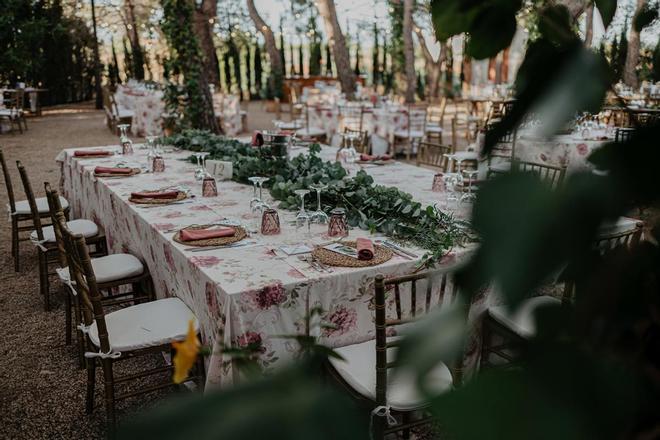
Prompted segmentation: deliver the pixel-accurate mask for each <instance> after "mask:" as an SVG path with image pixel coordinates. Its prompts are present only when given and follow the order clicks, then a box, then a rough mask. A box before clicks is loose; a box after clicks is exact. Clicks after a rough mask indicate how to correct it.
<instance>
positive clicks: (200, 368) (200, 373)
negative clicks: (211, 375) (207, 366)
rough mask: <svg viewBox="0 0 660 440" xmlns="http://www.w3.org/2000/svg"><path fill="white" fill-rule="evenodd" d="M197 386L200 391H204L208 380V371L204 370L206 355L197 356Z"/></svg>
mask: <svg viewBox="0 0 660 440" xmlns="http://www.w3.org/2000/svg"><path fill="white" fill-rule="evenodd" d="M196 364H197V388H198V390H199V392H200V393H203V392H204V385H205V382H206V371H205V370H204V357H203V356H197V361H196Z"/></svg>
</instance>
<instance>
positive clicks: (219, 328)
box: [58, 145, 489, 388]
mask: <svg viewBox="0 0 660 440" xmlns="http://www.w3.org/2000/svg"><path fill="white" fill-rule="evenodd" d="M106 148H113V147H106ZM114 148H115V149H116V150H118V147H116V146H115V147H114ZM73 151H74V150H73V149H70V150H65V151H63V152H62V153H61V154H60V155H59V156H58V161H59V162H60V164H61V172H62V187H63V188H62V189H63V195H64V196H66V197H67V199H68V200H69V202H70V204H71V207H72V210H73V215H74V217H75V218H89V219H95V221H97V222H99V223H100V224H101V225H102V226H103V227H104V229H105V233H106V236H107V239H108V246H109V248H110V250H111V251H112V252H130V253H132V254H134V255H136V256H137V257H139V258H140V259H141V260H142V261H143V262H144V263H145V264H146V266H147V267H148V268H149V271H150V273H151V275H152V277H153V281H154V286H155V289H156V295H157V297H159V298H165V297H178V298H180V299H181V300H182V301H184V302H185V303H186V305H188V307H190V309H191V310H192V311H193V312H194V314H195V316H196V317H197V319H198V320H199V323H200V331H201V340H202V343H203V344H204V345H206V346H209V347H211V348H212V355H211V356H210V357H208V358H207V386H209V387H210V388H213V387H216V386H221V385H223V384H228V383H232V382H233V381H234V379H235V377H236V374H237V372H236V371H235V369H234V368H233V365H232V363H231V362H230V361H228V359H227V358H226V357H224V356H223V347H226V346H229V345H232V344H238V345H239V346H247V345H250V346H255V345H256V346H258V347H259V348H258V361H259V363H260V365H261V366H262V367H263V368H264V369H265V370H266V371H268V370H269V369H272V368H277V366H278V365H280V364H282V363H284V362H287V361H289V360H291V359H293V358H294V357H295V356H296V355H297V354H298V348H299V347H298V346H297V344H296V343H295V341H294V340H292V339H287V338H281V337H280V336H281V335H296V334H305V333H306V332H307V328H308V325H307V324H308V323H307V320H306V317H307V316H308V315H309V312H310V310H312V309H317V308H318V309H320V310H322V311H323V312H322V313H321V315H315V318H314V319H312V322H311V325H310V326H309V331H310V333H311V334H312V335H316V336H318V337H319V338H320V342H322V343H324V344H327V345H329V346H332V347H338V346H343V345H347V344H353V343H359V342H363V341H366V340H369V339H370V338H373V336H374V325H373V310H372V307H373V306H372V301H371V299H372V295H373V280H374V277H375V276H376V275H377V274H383V275H385V276H397V275H404V274H409V273H411V272H413V271H414V270H415V269H416V268H417V265H418V261H410V260H406V259H403V258H401V257H399V256H396V255H395V256H394V257H393V258H392V259H391V260H390V261H388V262H386V263H384V264H382V265H379V266H376V267H367V268H339V267H337V268H334V271H333V272H332V273H322V272H317V271H316V270H314V269H313V268H312V267H310V266H309V265H308V264H307V263H306V262H304V261H300V260H299V259H298V258H297V257H295V256H291V257H287V256H286V255H285V254H283V253H281V252H280V251H279V248H280V247H281V246H284V245H294V244H300V243H301V242H305V243H307V244H308V245H311V246H313V245H314V244H320V243H323V242H326V241H327V235H326V232H327V230H326V226H323V225H314V226H313V227H312V230H311V232H312V234H311V238H305V237H301V236H300V234H297V233H296V231H295V228H294V227H291V226H288V225H289V224H290V222H292V221H293V220H294V219H295V212H290V211H280V218H281V220H282V225H283V227H282V233H281V234H279V235H273V236H261V235H257V234H253V235H252V236H251V237H249V238H246V239H245V241H246V243H248V244H247V245H245V246H243V247H236V248H225V249H215V250H207V251H202V252H191V251H189V250H187V249H188V248H189V247H190V246H187V245H183V244H180V243H177V242H175V241H174V240H173V238H172V237H173V235H174V232H175V229H176V228H182V227H185V226H189V225H192V224H208V223H213V222H217V221H219V220H220V219H223V218H229V219H234V220H238V221H242V222H243V224H244V225H245V226H246V227H247V228H248V229H250V228H252V227H254V225H256V224H257V221H258V219H255V218H252V217H251V214H250V209H249V200H250V198H251V197H252V189H251V188H250V187H249V186H247V185H242V184H239V183H236V182H232V181H223V182H218V193H219V195H218V196H217V197H210V198H206V197H202V196H201V182H198V181H196V180H195V178H194V170H195V165H193V164H191V163H188V162H186V161H183V160H182V159H184V158H186V157H187V156H189V153H188V152H178V153H175V152H169V153H166V155H165V163H166V171H165V172H164V173H157V174H154V173H141V174H138V175H136V176H132V177H125V178H96V177H94V175H93V170H94V167H96V166H99V165H101V166H113V165H116V164H117V163H118V162H119V161H122V162H125V163H126V164H127V165H128V166H140V164H142V163H144V161H145V158H146V151H145V150H144V149H141V147H140V146H139V145H136V150H135V154H134V155H132V156H112V157H105V158H89V159H77V158H74V157H73ZM304 151H306V149H301V150H296V151H294V152H293V154H302V153H303V152H304ZM336 151H337V150H336V149H335V148H333V147H324V148H323V151H322V153H321V154H322V157H323V158H325V159H326V160H334V157H335V156H336ZM366 171H367V172H368V173H370V174H371V175H372V176H373V177H374V179H375V181H376V183H378V184H383V185H395V186H398V187H399V189H401V190H403V191H407V192H410V193H412V194H413V195H414V197H415V198H416V199H417V200H419V201H420V202H422V203H423V204H425V205H428V204H433V203H440V204H443V203H444V200H445V195H444V194H443V193H438V192H433V191H431V186H432V182H433V175H434V172H433V171H431V170H427V169H423V168H418V167H415V166H411V165H407V164H402V163H395V164H393V165H388V166H381V167H368V168H366ZM171 185H178V186H181V187H185V188H188V189H190V190H191V192H192V194H193V195H194V196H195V197H194V198H191V199H187V200H185V201H184V203H182V204H174V205H159V206H153V205H147V206H149V207H144V206H142V205H136V204H133V203H131V202H129V201H128V198H129V196H130V194H131V192H133V191H136V190H153V189H158V188H163V187H167V186H171ZM266 201H267V202H269V203H272V204H273V205H275V204H276V203H275V202H273V201H272V200H270V198H269V196H266ZM455 215H456V216H458V217H466V216H467V215H468V211H467V208H462V209H459V210H457V211H456V212H455ZM368 235H369V233H368V232H366V231H362V230H359V229H353V230H351V231H350V236H349V238H350V239H355V238H356V237H364V236H368ZM410 249H411V251H413V252H415V253H417V254H418V255H419V256H420V257H421V256H422V255H423V254H424V251H423V250H421V249H414V248H412V247H411V248H410ZM468 255H469V251H468V250H467V249H465V248H455V249H452V250H451V252H450V253H449V254H448V255H447V257H446V258H445V260H444V261H443V262H442V266H447V267H449V266H451V265H453V264H456V263H459V262H461V261H463V260H464V259H465V258H466V257H467V256H468ZM488 301H489V296H488V295H485V296H484V297H483V298H481V299H480V302H479V304H477V305H476V306H475V307H473V310H472V314H473V316H477V315H478V313H479V312H480V311H481V310H483V307H485V306H486V305H488V304H487V302H488ZM325 324H327V325H325ZM470 350H471V353H470V359H469V360H468V364H470V363H471V364H474V362H475V360H476V356H477V355H478V341H477V342H475V341H472V343H471V348H470Z"/></svg>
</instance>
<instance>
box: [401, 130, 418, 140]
mask: <svg viewBox="0 0 660 440" xmlns="http://www.w3.org/2000/svg"><path fill="white" fill-rule="evenodd" d="M394 137H397V138H403V139H408V138H409V137H410V138H411V139H421V138H423V137H424V132H423V131H422V130H410V132H409V131H408V130H397V131H395V132H394Z"/></svg>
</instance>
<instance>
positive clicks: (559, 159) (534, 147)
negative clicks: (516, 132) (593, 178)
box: [516, 135, 608, 173]
mask: <svg viewBox="0 0 660 440" xmlns="http://www.w3.org/2000/svg"><path fill="white" fill-rule="evenodd" d="M605 142H608V141H590V140H583V139H580V137H579V136H574V135H561V136H557V137H555V138H554V139H551V140H544V139H537V138H531V137H527V136H525V135H523V136H520V137H519V138H518V139H517V141H516V158H518V159H520V160H524V161H528V162H536V163H544V164H548V165H554V166H565V167H566V170H567V171H568V172H569V173H570V172H574V171H578V170H583V169H588V168H589V167H590V165H589V163H588V162H587V157H589V155H590V154H591V152H592V151H594V150H595V149H597V148H598V147H600V146H601V145H603V143H605Z"/></svg>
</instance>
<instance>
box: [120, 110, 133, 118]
mask: <svg viewBox="0 0 660 440" xmlns="http://www.w3.org/2000/svg"><path fill="white" fill-rule="evenodd" d="M134 115H135V112H134V111H133V110H129V109H127V108H120V109H118V110H117V117H118V118H122V119H123V118H132V117H133V116H134Z"/></svg>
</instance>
